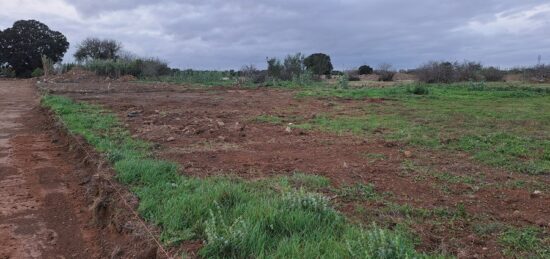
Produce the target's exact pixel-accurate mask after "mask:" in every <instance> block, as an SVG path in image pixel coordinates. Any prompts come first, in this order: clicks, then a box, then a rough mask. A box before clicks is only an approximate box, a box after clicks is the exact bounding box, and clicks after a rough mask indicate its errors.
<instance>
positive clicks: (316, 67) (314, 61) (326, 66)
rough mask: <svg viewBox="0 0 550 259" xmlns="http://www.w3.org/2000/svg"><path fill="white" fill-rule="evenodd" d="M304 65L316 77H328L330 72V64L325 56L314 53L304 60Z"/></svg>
mask: <svg viewBox="0 0 550 259" xmlns="http://www.w3.org/2000/svg"><path fill="white" fill-rule="evenodd" d="M304 65H305V66H306V68H307V69H308V70H310V71H312V72H313V73H314V74H316V75H330V73H331V72H332V69H333V67H332V63H331V62H330V57H329V56H328V55H327V54H323V53H315V54H311V55H310V56H309V57H307V58H306V59H304Z"/></svg>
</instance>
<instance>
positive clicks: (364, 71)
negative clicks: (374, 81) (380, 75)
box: [358, 65, 374, 75]
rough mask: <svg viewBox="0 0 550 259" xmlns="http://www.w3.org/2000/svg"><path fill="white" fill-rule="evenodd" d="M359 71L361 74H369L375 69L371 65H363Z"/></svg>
mask: <svg viewBox="0 0 550 259" xmlns="http://www.w3.org/2000/svg"><path fill="white" fill-rule="evenodd" d="M358 72H359V74H360V75H369V74H372V73H373V72H374V69H373V68H372V67H371V66H369V65H362V66H360V67H359V69H358Z"/></svg>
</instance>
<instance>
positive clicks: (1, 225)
mask: <svg viewBox="0 0 550 259" xmlns="http://www.w3.org/2000/svg"><path fill="white" fill-rule="evenodd" d="M38 102H39V99H38V95H37V94H36V91H35V89H34V88H33V86H32V84H31V82H28V81H0V259H7V258H92V257H95V256H94V255H95V254H96V251H97V249H96V248H95V247H94V244H93V242H90V240H93V233H92V230H86V228H88V224H89V223H88V222H86V219H87V218H88V217H85V215H84V214H85V213H86V210H85V208H83V207H82V205H83V204H81V203H79V200H78V198H77V195H76V192H75V191H74V190H75V189H77V188H78V182H77V181H75V177H74V171H75V170H76V168H75V166H74V165H73V164H71V162H70V161H71V160H70V159H68V158H69V156H68V154H67V151H66V150H65V148H64V147H63V146H60V145H59V144H56V143H55V140H52V137H51V136H50V134H48V132H47V130H45V125H44V124H45V122H46V121H47V120H46V118H45V117H46V116H45V115H44V114H43V113H41V112H40V111H39V109H38V108H37V106H38ZM79 208H80V209H79Z"/></svg>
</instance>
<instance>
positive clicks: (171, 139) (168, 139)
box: [166, 137, 176, 142]
mask: <svg viewBox="0 0 550 259" xmlns="http://www.w3.org/2000/svg"><path fill="white" fill-rule="evenodd" d="M174 140H176V138H174V137H169V138H167V139H166V141H168V142H172V141H174Z"/></svg>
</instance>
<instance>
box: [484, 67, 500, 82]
mask: <svg viewBox="0 0 550 259" xmlns="http://www.w3.org/2000/svg"><path fill="white" fill-rule="evenodd" d="M481 75H483V78H484V79H485V81H488V82H500V81H503V80H504V75H505V73H504V71H502V70H500V69H498V68H496V67H487V68H484V69H483V70H481Z"/></svg>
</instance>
